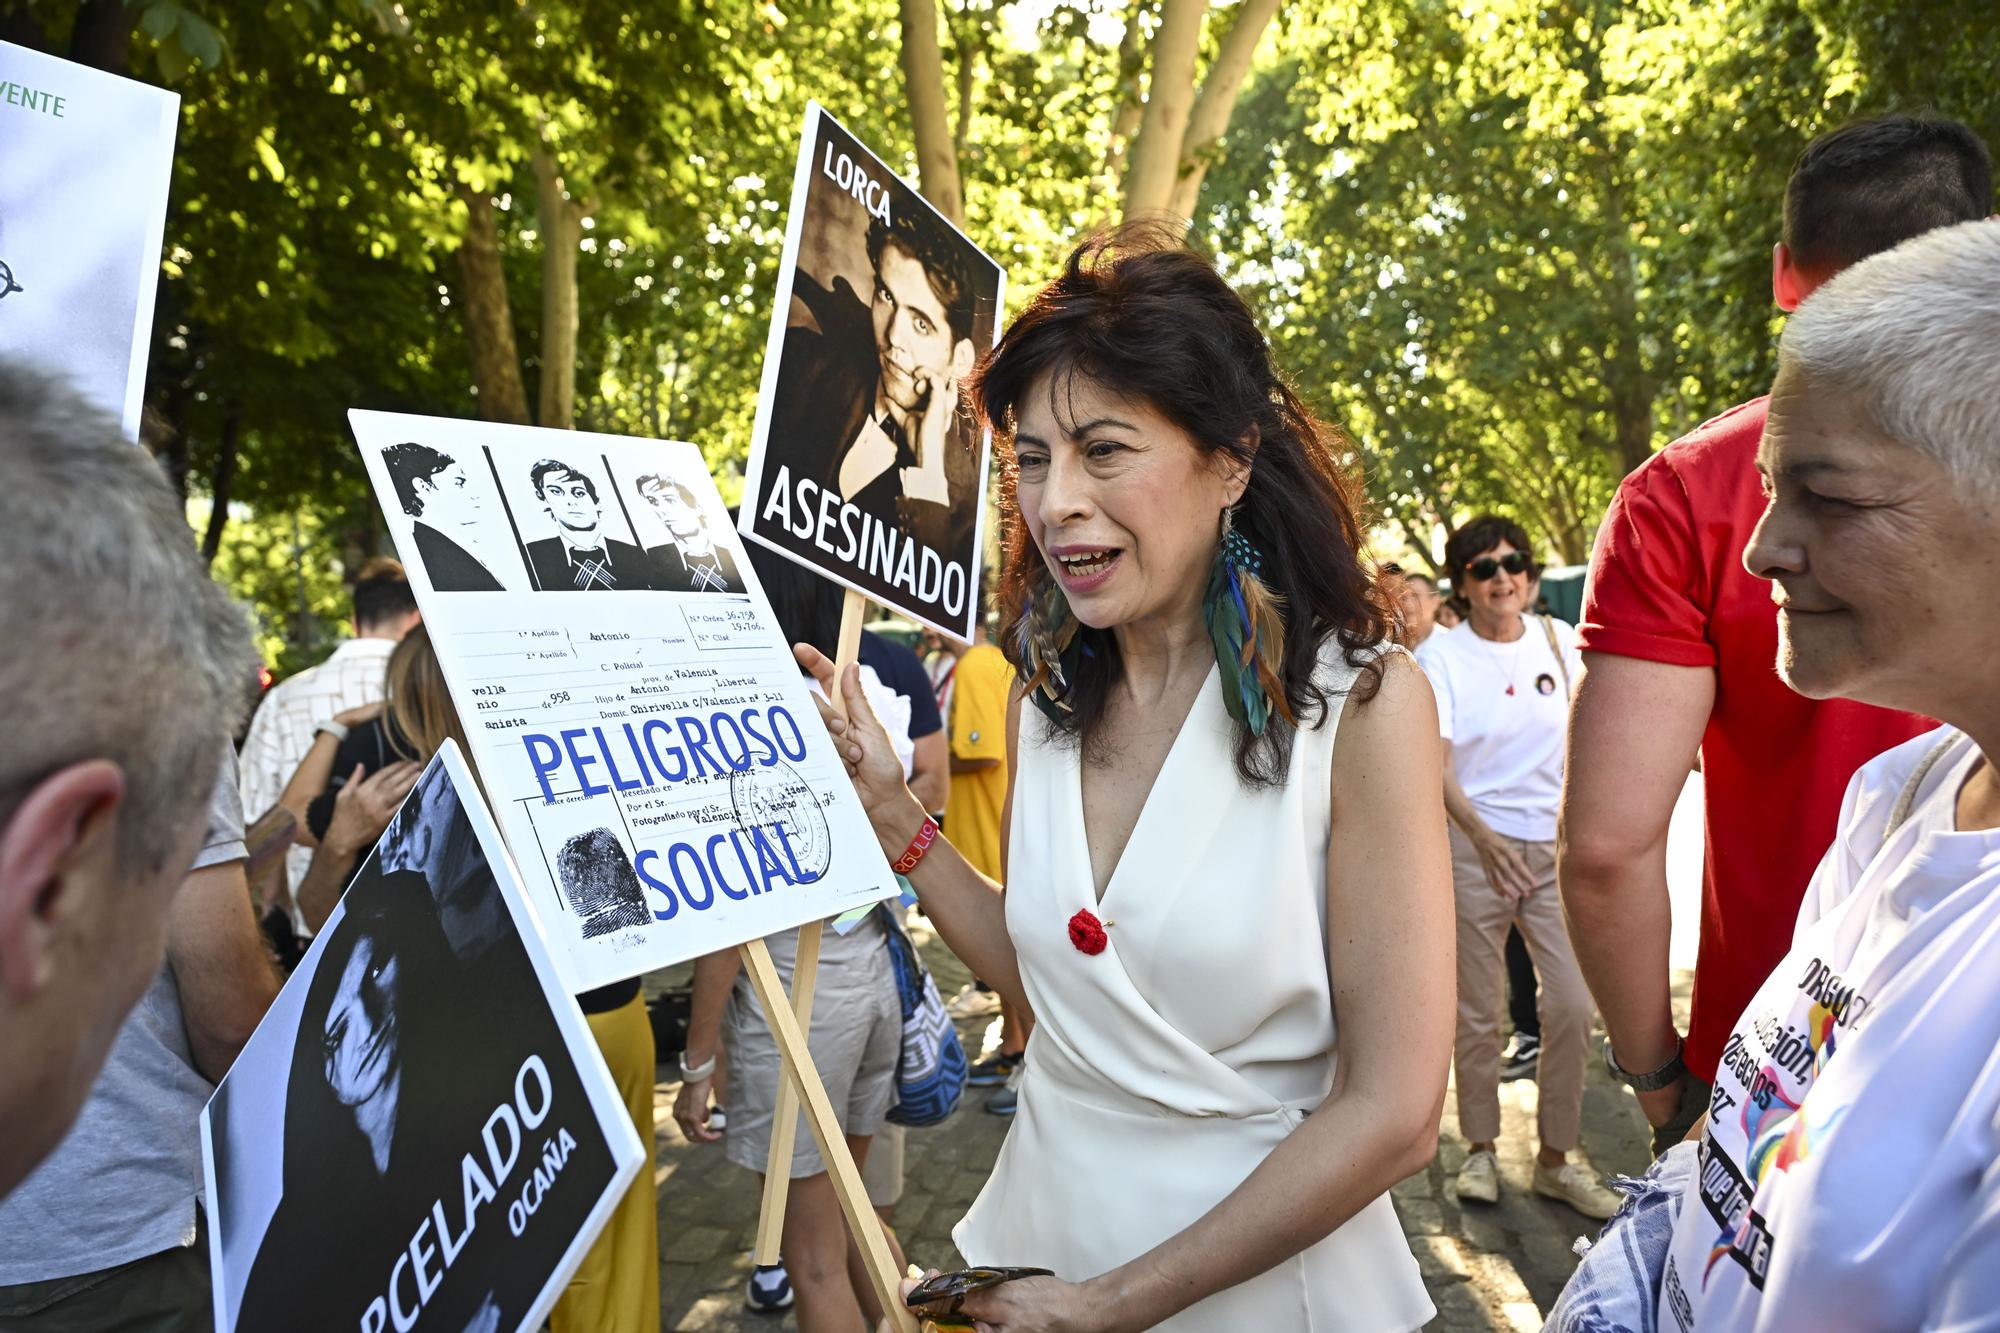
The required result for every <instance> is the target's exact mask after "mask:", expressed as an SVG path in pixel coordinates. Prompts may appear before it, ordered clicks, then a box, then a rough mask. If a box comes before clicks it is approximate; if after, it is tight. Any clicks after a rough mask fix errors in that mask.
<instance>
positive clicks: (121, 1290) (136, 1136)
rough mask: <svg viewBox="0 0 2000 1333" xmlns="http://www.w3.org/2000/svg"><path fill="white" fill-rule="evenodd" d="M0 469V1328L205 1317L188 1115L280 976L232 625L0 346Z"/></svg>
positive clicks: (245, 640) (143, 474) (121, 470)
mask: <svg viewBox="0 0 2000 1333" xmlns="http://www.w3.org/2000/svg"><path fill="white" fill-rule="evenodd" d="M0 470H4V474H5V476H6V477H7V480H8V483H9V484H8V485H7V486H6V487H5V488H0V576H4V578H5V579H6V582H7V596H6V597H5V598H4V599H0V642H4V643H5V644H6V650H5V652H4V653H0V698H5V699H6V700H7V701H8V703H9V705H10V712H9V730H8V739H7V745H6V747H5V749H4V751H0V1325H4V1326H5V1327H7V1328H8V1329H30V1330H55V1329H86V1328H108V1327H137V1326H144V1327H147V1328H155V1329H183V1328H185V1329H195V1328H205V1327H207V1326H208V1325H209V1324H210V1323H212V1317H211V1315H210V1314H209V1308H208V1303H209V1295H208V1265H207V1255H206V1252H205V1249H204V1248H203V1247H202V1245H201V1226H200V1214H199V1211H198V1205H197V1199H198V1197H199V1195H200V1192H201V1183H202V1181H201V1146H200V1137H199V1128H198V1121H199V1116H200V1113H201V1107H202V1104H203V1103H204V1102H205V1101H206V1100H207V1097H208V1094H209V1093H210V1092H211V1091H213V1087H214V1082H215V1081H216V1080H217V1079H219V1078H221V1076H222V1074H223V1073H224V1072H225V1071H226V1070H227V1069H228V1067H229V1064H230V1062H231V1061H232V1060H233V1059H234V1058H235V1056H236V1052H237V1051H238V1050H239V1049H241V1047H242V1044H243V1042H244V1041H246V1040H247V1039H248V1038H249V1036H250V1033H251V1031H252V1030H253V1029H254V1028H255V1027H256V1025H257V1022H258V1020H259V1019H261V1018H262V1017H263V1014H264V1011H265V1009H266V1008H267V1007H268V1006H269V1004H270V1002H271V999H272V998H273V997H274V996H275V995H276V994H277V989H278V983H277V976H276V972H275V970H274V969H273V968H272V966H271V963H270V961H269V958H268V957H267V955H266V953H265V951H264V946H263V940H262V937H261V936H260V935H259V934H258V931H257V927H256V922H255V919H254V918H253V916H252V915H251V910H250V894H249V887H248V885H247V884H246V883H245V881H244V877H243V856H244V850H243V819H242V811H241V808H240V806H239V804H238V802H237V799H236V767H235V754H234V752H233V751H232V750H231V748H230V746H229V737H230V735H231V734H232V733H233V732H234V730H235V726H236V723H237V721H238V720H239V714H240V709H241V703H242V700H243V697H244V694H245V690H244V685H245V683H246V681H247V678H248V676H249V673H250V671H251V669H252V666H253V664H254V662H255V658H254V657H253V655H252V653H251V647H250V637H249V630H248V625H247V624H246V623H245V620H244V617H243V615H242V613H241V612H240V611H238V610H237V608H236V607H235V606H234V605H232V604H231V602H230V600H229V599H228V597H227V596H225V595H224V593H223V592H222V590H221V589H220V588H218V587H217V586H216V584H215V583H214V581H213V580H211V579H210V578H209V575H208V571H207V570H206V569H205V568H204V567H203V565H202V561H201V558H200V556H199V554H198V553H197V552H196V550H195V546H194V538H193V534H192V533H191V532H190V531H189V529H188V526H187V521H186V519H185V517H184V516H183V514H182V512H181V507H180V504H179V502H178V501H177V500H176V499H175V497H174V495H173V492H172V490H171V489H170V488H169V487H168V486H167V484H166V480H165V478H164V477H163V476H162V475H161V474H160V471H159V469H158V467H157V466H156V465H155V464H154V463H153V461H152V460H151V459H150V458H148V457H147V456H146V455H145V454H144V453H143V452H141V451H140V450H138V449H136V448H134V447H133V446H131V445H130V444H127V443H126V442H125V440H124V438H123V435H122V433H121V431H120V429H119V424H118V422H117V421H116V420H114V419H113V418H111V417H109V416H106V415H103V414H102V413H100V412H98V411H97V410H96V409H94V408H91V407H89V406H87V405H85V404H84V403H83V402H82V400H80V399H79V398H77V397H76V396H75V395H74V394H73V393H72V392H71V391H69V390H68V389H65V388H62V387H59V386H58V385H56V384H55V383H53V382H51V381H49V380H47V379H43V378H39V377H36V376H32V375H30V374H27V373H25V372H23V371H20V370H17V369H12V368H9V367H6V366H0ZM204 825H205V826H206V833H204ZM163 956H164V959H165V965H164V966H163V965H162V958H163ZM128 1011H129V1016H128ZM58 1144H60V1146H57V1145H58Z"/></svg>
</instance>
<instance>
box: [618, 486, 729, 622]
mask: <svg viewBox="0 0 2000 1333" xmlns="http://www.w3.org/2000/svg"><path fill="white" fill-rule="evenodd" d="M632 491H633V494H635V495H636V496H637V497H638V501H639V503H638V505H637V511H638V522H639V523H640V525H641V527H642V529H643V528H644V526H645V525H646V524H647V523H648V521H650V522H651V523H652V525H653V526H654V528H655V529H656V530H657V531H658V533H659V534H660V540H659V541H658V542H657V543H655V542H651V541H648V542H647V544H646V559H647V561H648V562H649V563H650V564H651V565H652V567H653V587H654V588H656V589H657V590H659V591H660V592H737V593H740V592H742V591H743V576H742V575H741V574H739V573H738V572H737V570H736V557H735V556H734V555H733V554H732V553H731V552H730V550H729V545H728V538H727V537H726V536H725V535H724V534H726V533H727V532H728V530H729V529H728V524H727V522H726V520H723V519H722V518H720V516H715V517H711V516H710V515H709V514H708V513H707V511H705V510H704V509H703V508H702V507H701V501H700V499H699V498H697V497H696V495H695V493H694V489H693V488H692V487H690V486H688V485H686V484H685V483H683V482H679V481H675V480H674V479H673V478H672V477H670V476H667V475H666V474H665V473H660V472H648V473H643V474H642V475H640V476H639V477H637V478H635V479H634V480H633V482H632Z"/></svg>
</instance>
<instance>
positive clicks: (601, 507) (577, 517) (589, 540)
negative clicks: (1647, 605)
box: [488, 446, 653, 592]
mask: <svg viewBox="0 0 2000 1333" xmlns="http://www.w3.org/2000/svg"><path fill="white" fill-rule="evenodd" d="M488 452H489V453H491V454H494V455H495V456H496V460H497V467H498V470H499V472H500V474H501V475H502V476H505V477H508V478H509V483H508V484H509V487H510V489H511V490H512V505H513V517H514V519H515V521H516V522H517V523H518V524H519V527H520V533H521V539H522V542H523V548H522V555H523V556H524V557H526V559H527V563H528V573H529V577H530V578H531V579H532V581H533V587H534V588H535V589H536V590H538V591H541V592H643V591H646V590H648V589H650V588H651V587H652V586H653V582H652V573H651V570H650V567H649V565H648V563H647V560H646V554H645V552H644V551H643V550H642V549H641V548H640V547H639V545H638V544H637V541H636V540H635V538H634V536H633V533H632V516H631V509H630V505H629V501H627V499H626V498H625V497H624V496H622V495H621V494H620V493H619V492H617V491H616V490H615V489H614V482H613V481H612V477H611V469H610V465H609V464H608V463H607V462H606V461H605V460H604V459H603V458H602V457H599V456H597V455H586V456H583V457H561V456H545V457H537V456H536V455H534V454H532V453H530V454H525V455H524V454H523V453H522V452H521V451H519V450H509V451H507V452H505V453H502V452H501V450H500V448H499V446H494V447H492V448H490V449H489V450H488Z"/></svg>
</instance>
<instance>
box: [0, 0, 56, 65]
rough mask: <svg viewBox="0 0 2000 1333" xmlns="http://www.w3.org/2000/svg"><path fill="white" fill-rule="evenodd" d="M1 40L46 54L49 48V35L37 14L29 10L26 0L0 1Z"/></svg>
mask: <svg viewBox="0 0 2000 1333" xmlns="http://www.w3.org/2000/svg"><path fill="white" fill-rule="evenodd" d="M0 42H12V43H13V44H14V45H16V46H25V47H27V48H28V49H29V50H30V51H40V52H42V53H43V54H44V55H46V54H48V50H49V35H48V33H47V32H46V31H44V30H43V28H42V25H41V24H40V23H39V22H38V21H37V20H36V18H35V16H34V15H33V14H30V13H29V12H28V7H27V4H26V3H25V0H9V2H7V3H0Z"/></svg>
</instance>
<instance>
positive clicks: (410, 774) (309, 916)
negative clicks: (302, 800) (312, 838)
mask: <svg viewBox="0 0 2000 1333" xmlns="http://www.w3.org/2000/svg"><path fill="white" fill-rule="evenodd" d="M361 773H362V770H361V767H360V765H358V764H357V765H356V766H355V769H354V774H353V776H352V777H350V778H349V779H348V780H347V785H346V786H344V787H342V788H341V789H340V795H338V796H336V797H334V800H333V822H331V823H330V824H328V825H327V829H326V836H325V837H324V838H321V839H320V842H319V847H318V849H317V850H316V851H314V852H313V859H312V865H311V866H310V867H308V868H307V870H306V876H305V878H304V879H302V880H300V881H299V888H298V892H297V893H296V894H295V895H294V896H295V897H296V898H297V900H298V904H299V914H300V915H301V916H303V917H304V918H305V922H306V925H307V927H309V928H310V929H312V930H315V931H317V930H319V929H321V928H322V927H324V926H325V925H326V919H327V918H328V917H329V916H331V915H333V905H334V904H335V903H337V902H339V901H340V895H341V894H343V893H345V892H346V891H347V881H348V879H349V877H350V876H352V875H353V873H354V867H355V863H356V862H357V861H359V860H360V858H361V857H362V855H363V854H365V853H366V852H367V851H368V850H369V849H370V848H372V847H373V846H374V845H375V843H376V841H377V840H378V839H380V838H381V836H382V831H383V830H384V829H386V828H388V827H389V821H390V820H391V819H392V818H394V817H395V814H396V808H397V807H398V806H400V805H401V804H402V803H403V798H404V797H405V796H408V795H409V794H410V788H412V787H414V786H416V785H417V779H418V778H420V777H422V776H423V773H424V768H423V765H422V764H414V763H409V762H401V763H394V764H384V765H383V766H382V767H381V768H378V769H376V770H375V771H374V772H373V773H371V774H369V775H368V776H367V777H365V778H364V777H362V776H361Z"/></svg>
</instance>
